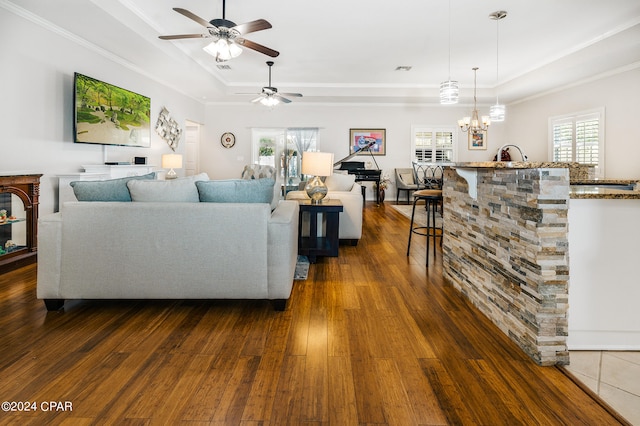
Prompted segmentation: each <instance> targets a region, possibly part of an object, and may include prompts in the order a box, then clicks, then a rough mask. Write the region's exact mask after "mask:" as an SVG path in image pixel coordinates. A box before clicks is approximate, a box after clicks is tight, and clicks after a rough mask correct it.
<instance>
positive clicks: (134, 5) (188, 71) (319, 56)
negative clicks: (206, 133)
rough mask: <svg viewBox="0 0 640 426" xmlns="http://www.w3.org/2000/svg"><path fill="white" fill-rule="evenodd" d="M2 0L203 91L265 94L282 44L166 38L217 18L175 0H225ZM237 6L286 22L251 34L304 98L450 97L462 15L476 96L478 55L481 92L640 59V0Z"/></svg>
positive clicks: (467, 74) (231, 8)
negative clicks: (230, 49)
mask: <svg viewBox="0 0 640 426" xmlns="http://www.w3.org/2000/svg"><path fill="white" fill-rule="evenodd" d="M0 6H2V7H4V8H5V9H8V10H9V11H12V12H14V13H17V14H19V15H21V16H24V17H25V18H27V19H30V20H32V21H34V22H37V23H39V24H41V25H43V26H46V27H50V28H52V29H54V30H55V31H57V32H58V33H59V34H63V35H65V36H68V37H70V38H72V39H75V40H78V41H79V42H81V43H83V44H85V45H87V43H88V45H89V46H90V47H91V48H94V49H97V50H98V51H101V52H103V53H104V54H105V55H108V56H110V57H113V58H116V60H118V61H120V62H122V63H123V64H124V65H126V66H128V67H131V68H133V69H136V70H138V71H141V72H143V73H144V74H146V75H148V76H149V77H151V78H154V79H156V80H158V81H161V82H162V83H164V84H167V85H169V86H171V87H173V88H175V89H177V90H179V91H181V92H183V93H185V94H188V95H189V96H192V97H194V98H196V99H199V100H202V101H203V102H239V103H244V102H247V103H249V102H250V101H251V99H253V98H254V97H255V96H253V95H238V94H237V93H251V94H252V93H256V94H257V93H259V92H260V89H261V88H262V86H266V85H267V82H268V67H267V65H266V61H267V60H271V59H272V58H269V57H267V56H265V55H262V54H260V53H257V52H255V51H252V50H249V49H245V52H244V53H243V54H242V55H241V56H240V57H238V58H235V59H232V60H231V61H229V62H226V64H227V65H229V67H230V68H231V69H229V70H220V69H218V67H217V65H219V64H218V63H216V62H215V60H214V59H213V57H211V56H209V55H208V54H206V53H205V52H204V51H203V50H202V47H203V46H205V45H206V44H207V43H208V41H207V40H204V39H202V40H199V39H192V40H184V41H163V40H160V39H158V36H159V35H167V34H182V33H197V32H202V31H203V30H204V28H203V27H201V26H199V25H198V24H197V23H195V22H193V21H192V20H190V19H188V18H186V17H184V16H182V15H180V14H178V13H177V12H175V11H173V10H172V8H174V7H181V8H184V9H188V10H190V11H191V12H193V13H195V14H196V15H198V16H200V17H202V18H204V19H205V20H211V19H214V18H221V17H222V0H208V1H203V0H171V1H169V0H109V1H108V0H56V1H45V0H0ZM449 6H450V8H451V19H450V24H449V18H448V11H449ZM498 10H506V11H507V12H508V16H507V17H506V18H505V19H503V20H502V21H500V22H499V24H496V21H494V20H491V19H489V17H488V16H489V14H490V13H492V12H495V11H498ZM226 18H227V19H229V20H232V21H234V22H236V23H237V24H241V23H245V22H248V21H252V20H255V19H259V18H263V19H266V20H267V21H269V22H270V23H271V24H272V25H273V28H271V29H268V30H264V31H260V32H255V33H251V34H249V35H247V38H248V39H250V40H252V41H255V42H257V43H260V44H262V45H265V46H267V47H270V48H272V49H275V50H277V51H279V52H280V56H278V57H277V58H275V59H273V61H274V62H275V65H274V67H273V70H272V85H273V86H275V87H277V88H278V89H279V91H281V92H300V93H302V94H303V95H304V97H303V98H296V99H294V102H305V103H317V102H322V103H359V102H366V103H402V104H438V103H439V101H438V85H439V83H440V82H441V81H444V80H447V79H448V77H449V29H450V30H451V31H450V32H451V48H450V52H451V64H450V67H451V71H450V76H451V79H453V80H459V81H460V84H461V87H462V93H461V96H462V98H461V103H470V102H472V97H473V71H472V70H471V69H472V68H473V67H479V70H478V74H477V79H478V101H479V102H481V103H482V102H486V103H490V102H492V101H494V100H495V96H496V94H499V95H500V99H501V101H502V102H504V103H512V102H517V101H520V100H522V99H526V98H528V97H531V96H534V95H536V94H538V93H541V92H546V91H550V90H554V89H556V88H558V87H560V86H562V85H568V84H573V83H577V82H580V81H584V80H589V79H593V78H597V77H598V76H602V75H606V74H609V73H614V72H617V71H619V70H624V69H629V68H633V67H638V66H640V1H639V0H607V1H604V0H511V1H507V0H450V1H449V0H438V1H433V0H432V1H428V0H394V1H388V2H381V1H379V0H378V1H375V2H374V1H371V0H316V1H304V0H278V1H276V0H271V1H269V0H227V2H226ZM0 24H1V23H0ZM497 25H499V37H497V29H498V28H497ZM496 39H498V40H499V73H497V72H496V41H497V40H496ZM398 66H410V67H412V68H411V70H410V71H396V68H397V67H398Z"/></svg>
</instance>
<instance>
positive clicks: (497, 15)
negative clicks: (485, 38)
mask: <svg viewBox="0 0 640 426" xmlns="http://www.w3.org/2000/svg"><path fill="white" fill-rule="evenodd" d="M506 17H507V12H506V11H504V10H499V11H497V12H493V13H492V14H491V15H489V19H493V20H494V21H496V104H495V105H491V107H490V108H489V116H490V117H491V121H495V122H500V121H504V116H505V111H506V108H505V106H504V105H503V104H501V103H500V100H499V98H498V76H499V74H498V62H499V56H498V54H499V50H500V49H499V47H500V45H499V43H500V33H499V22H500V20H502V19H504V18H506Z"/></svg>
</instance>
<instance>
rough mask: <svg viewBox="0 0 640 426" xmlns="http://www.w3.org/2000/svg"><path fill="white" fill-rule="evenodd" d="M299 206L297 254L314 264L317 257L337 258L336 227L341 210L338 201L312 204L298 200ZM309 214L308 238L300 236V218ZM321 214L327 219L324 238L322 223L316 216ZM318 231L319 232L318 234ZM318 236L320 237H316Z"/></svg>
mask: <svg viewBox="0 0 640 426" xmlns="http://www.w3.org/2000/svg"><path fill="white" fill-rule="evenodd" d="M298 202H299V204H300V218H299V220H298V254H300V255H303V256H308V257H309V262H311V263H316V257H317V256H331V257H337V256H338V246H339V245H340V239H339V237H338V227H339V225H340V212H342V210H343V206H342V202H341V201H340V200H334V199H329V200H324V201H323V202H322V203H321V204H312V203H311V200H298ZM305 212H306V213H308V214H309V236H308V237H303V236H302V218H303V215H304V214H305ZM320 213H322V214H323V215H325V217H326V219H327V228H326V233H325V236H324V237H322V236H321V235H322V232H321V231H322V221H318V215H319V214H320ZM318 230H320V232H318ZM318 235H320V236H318Z"/></svg>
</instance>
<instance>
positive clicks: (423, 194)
mask: <svg viewBox="0 0 640 426" xmlns="http://www.w3.org/2000/svg"><path fill="white" fill-rule="evenodd" d="M421 200H422V201H424V203H425V209H426V211H427V225H426V226H414V221H413V219H414V216H415V214H416V205H417V204H418V201H421ZM441 204H442V190H441V189H420V190H418V191H415V192H414V193H413V209H412V210H411V224H410V225H409V242H408V243H407V256H409V252H410V250H411V236H412V235H413V234H418V235H424V236H425V237H427V250H426V252H427V261H426V264H427V266H429V239H430V238H433V257H434V259H435V257H436V238H438V237H440V245H442V235H443V227H442V224H441V225H440V227H438V226H437V225H436V211H437V210H438V206H439V205H441ZM437 231H440V232H437Z"/></svg>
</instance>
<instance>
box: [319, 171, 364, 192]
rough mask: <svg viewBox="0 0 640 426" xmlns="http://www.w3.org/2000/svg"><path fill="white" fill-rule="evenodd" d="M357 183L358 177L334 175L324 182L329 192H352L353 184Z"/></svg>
mask: <svg viewBox="0 0 640 426" xmlns="http://www.w3.org/2000/svg"><path fill="white" fill-rule="evenodd" d="M355 182H356V175H345V174H340V173H334V174H332V175H330V176H327V178H326V179H325V181H324V184H325V185H327V189H328V190H329V191H351V188H353V184H354V183H355Z"/></svg>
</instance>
